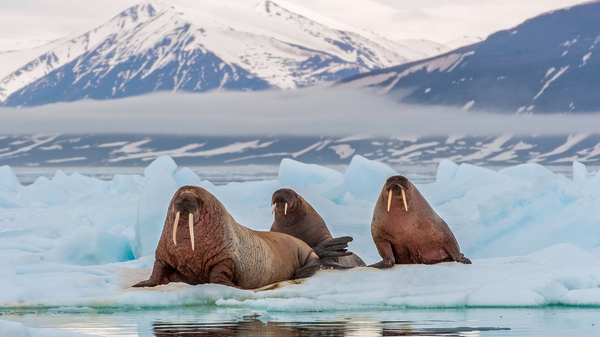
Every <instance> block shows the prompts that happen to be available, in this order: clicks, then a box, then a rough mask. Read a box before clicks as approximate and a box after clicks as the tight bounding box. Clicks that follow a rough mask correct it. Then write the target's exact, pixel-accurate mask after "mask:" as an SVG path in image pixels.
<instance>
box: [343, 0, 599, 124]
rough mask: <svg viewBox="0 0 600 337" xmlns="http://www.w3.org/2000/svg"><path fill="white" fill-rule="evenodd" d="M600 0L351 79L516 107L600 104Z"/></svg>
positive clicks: (418, 99) (414, 94)
mask: <svg viewBox="0 0 600 337" xmlns="http://www.w3.org/2000/svg"><path fill="white" fill-rule="evenodd" d="M599 42H600V2H593V3H587V4H584V5H580V6H575V7H572V8H567V9H563V10H558V11H554V12H550V13H547V14H544V15H541V16H538V17H535V18H533V19H530V20H528V21H526V22H524V23H523V24H521V25H519V26H517V27H515V28H513V29H510V30H507V31H501V32H498V33H496V34H493V35H491V36H490V37H488V38H487V39H486V40H485V41H484V42H481V43H478V44H474V45H471V46H467V47H464V48H460V49H457V50H454V51H452V52H449V53H446V54H444V55H440V56H437V57H434V58H430V59H426V60H423V61H417V62H413V63H409V64H404V65H400V66H397V67H392V68H389V69H384V70H378V71H373V72H371V73H368V74H362V75H357V76H355V77H353V78H349V79H346V80H344V81H342V82H343V85H347V86H352V87H374V88H376V89H375V90H377V91H378V92H379V93H382V94H388V95H393V96H395V97H397V98H398V100H400V101H402V102H406V103H424V104H439V105H450V106H459V107H463V108H464V109H477V110H491V111H503V112H513V113H537V112H589V111H600V95H598V92H599V90H600V57H598V55H597V53H598V51H597V45H598V43H599Z"/></svg>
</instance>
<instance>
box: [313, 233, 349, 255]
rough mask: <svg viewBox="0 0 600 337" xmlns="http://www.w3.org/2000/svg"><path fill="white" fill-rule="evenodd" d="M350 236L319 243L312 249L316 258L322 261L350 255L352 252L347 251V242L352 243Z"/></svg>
mask: <svg viewBox="0 0 600 337" xmlns="http://www.w3.org/2000/svg"><path fill="white" fill-rule="evenodd" d="M352 240H353V239H352V237H350V236H342V237H340V238H335V239H331V240H327V241H324V242H321V243H319V244H318V245H316V246H314V247H313V250H314V251H315V253H316V254H317V256H318V257H319V258H320V259H321V260H323V259H326V258H332V257H340V256H348V255H352V252H349V251H348V242H350V241H352Z"/></svg>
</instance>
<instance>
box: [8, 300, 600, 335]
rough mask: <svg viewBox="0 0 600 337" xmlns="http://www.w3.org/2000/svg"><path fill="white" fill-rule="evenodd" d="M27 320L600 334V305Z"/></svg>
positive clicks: (152, 326) (199, 327)
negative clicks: (599, 306)
mask: <svg viewBox="0 0 600 337" xmlns="http://www.w3.org/2000/svg"><path fill="white" fill-rule="evenodd" d="M0 312H1V313H2V316H0V319H3V320H10V321H15V322H20V323H23V324H24V325H26V326H28V327H33V328H41V329H61V330H66V331H73V332H79V333H86V334H93V335H99V336H237V335H239V336H317V335H318V336H364V337H371V336H373V337H375V336H599V335H600V308H574V307H564V306H550V307H545V308H456V309H399V310H385V309H384V310H377V311H374V310H366V311H356V310H354V311H334V312H266V311H253V310H249V309H222V308H214V307H177V308H156V309H139V310H121V309H117V308H115V309H91V308H79V309H76V308H70V309H69V308H62V309H40V310H3V311H0Z"/></svg>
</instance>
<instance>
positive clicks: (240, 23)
mask: <svg viewBox="0 0 600 337" xmlns="http://www.w3.org/2000/svg"><path fill="white" fill-rule="evenodd" d="M179 2H181V3H182V5H166V4H162V3H158V2H155V1H145V2H143V3H140V4H138V5H136V6H133V7H131V8H129V9H127V10H125V11H123V12H122V13H120V14H119V15H117V16H116V17H115V18H113V19H112V20H110V21H109V22H107V23H106V24H104V25H101V26H100V27H98V28H96V29H94V30H92V31H89V32H87V33H85V34H83V35H80V36H76V37H72V38H65V39H63V40H61V41H55V42H53V46H52V48H51V49H50V50H44V48H40V49H39V50H43V51H44V52H43V53H42V54H41V55H39V56H38V57H36V58H35V59H33V60H31V61H30V62H28V63H26V64H25V65H23V66H21V67H20V68H18V69H16V71H14V72H12V73H10V74H8V75H7V76H6V77H4V78H3V79H2V80H1V81H0V102H3V104H4V105H6V106H18V105H39V104H45V103H51V102H57V101H73V100H78V99H82V98H93V99H105V98H118V97H125V96H131V95H138V94H143V93H147V92H152V91H159V90H171V91H177V90H182V91H195V92H204V91H209V90H215V89H227V90H261V89H266V88H282V89H290V88H297V87H304V86H310V85H315V84H324V83H330V82H334V81H337V80H340V79H342V78H345V77H348V76H352V75H355V74H359V73H363V72H367V71H370V70H374V69H379V68H385V67H390V66H393V65H396V64H401V63H405V62H408V61H410V60H415V59H420V58H425V57H427V54H425V53H422V52H419V51H416V50H414V49H411V48H409V47H407V46H404V45H402V44H399V43H397V42H393V41H390V40H386V39H384V38H381V37H378V36H377V35H375V34H372V33H367V32H365V34H359V33H356V31H343V30H339V29H333V28H329V27H327V26H325V25H323V24H321V23H319V22H317V21H315V20H311V19H310V18H308V17H305V16H301V15H298V14H295V13H294V12H292V11H289V10H287V9H285V8H284V7H281V6H279V5H278V4H277V3H275V2H273V1H261V2H258V3H256V4H254V5H253V6H251V7H248V6H247V5H241V4H237V3H236V2H235V1H219V2H217V1H199V2H187V3H186V2H185V1H179ZM365 36H368V37H365ZM429 48H430V49H431V48H432V47H429ZM46 49H47V48H46ZM416 49H418V48H416ZM433 49H435V46H434V47H433ZM19 55H21V54H19V53H16V54H15V56H16V57H18V56H19ZM2 56H6V55H0V58H2Z"/></svg>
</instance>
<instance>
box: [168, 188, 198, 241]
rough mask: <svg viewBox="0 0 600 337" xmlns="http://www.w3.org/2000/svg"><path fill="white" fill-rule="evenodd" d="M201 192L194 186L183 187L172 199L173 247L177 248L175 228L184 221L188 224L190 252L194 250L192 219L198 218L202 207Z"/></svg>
mask: <svg viewBox="0 0 600 337" xmlns="http://www.w3.org/2000/svg"><path fill="white" fill-rule="evenodd" d="M201 192H202V190H199V188H196V187H194V186H184V187H182V188H180V189H179V190H178V191H177V192H176V193H175V196H174V197H173V212H174V213H175V221H173V243H174V244H175V246H177V227H178V226H179V222H180V221H184V223H185V222H187V223H188V226H189V230H190V240H191V244H192V250H194V245H195V240H194V218H195V219H198V218H199V215H200V209H201V208H202V205H203V198H202V196H201V194H202V193H201ZM186 220H187V221H186Z"/></svg>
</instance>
